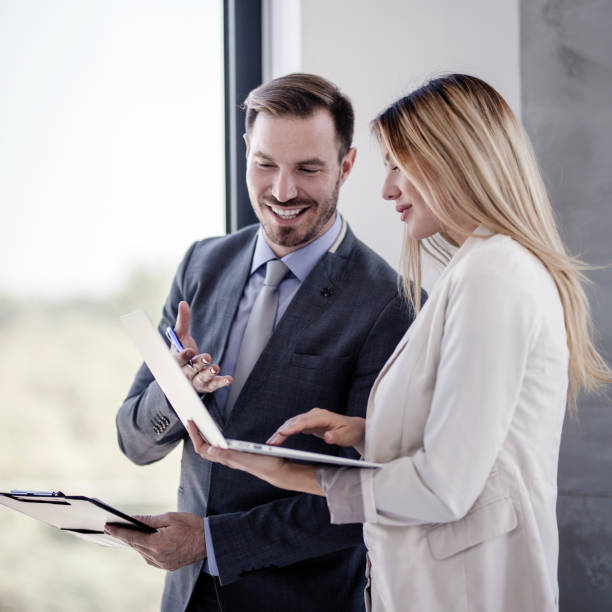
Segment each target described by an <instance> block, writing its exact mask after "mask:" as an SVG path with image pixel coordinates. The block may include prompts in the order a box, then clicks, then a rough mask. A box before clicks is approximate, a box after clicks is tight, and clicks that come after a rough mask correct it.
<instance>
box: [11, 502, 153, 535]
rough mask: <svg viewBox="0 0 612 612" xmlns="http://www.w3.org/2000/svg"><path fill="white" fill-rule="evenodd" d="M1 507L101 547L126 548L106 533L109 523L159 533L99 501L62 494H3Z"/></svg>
mask: <svg viewBox="0 0 612 612" xmlns="http://www.w3.org/2000/svg"><path fill="white" fill-rule="evenodd" d="M0 504H2V505H3V506H6V507H7V508H11V509H12V510H16V511H17V512H21V513H22V514H26V515H28V516H31V517H32V518H35V519H38V520H39V521H42V522H43V523H47V524H48V525H51V526H53V527H57V528H58V529H60V530H62V531H66V532H67V533H71V534H72V535H75V536H77V537H79V538H81V539H83V540H87V541H88V542H94V543H96V544H100V545H101V546H127V544H125V543H124V542H122V541H121V540H118V539H117V538H113V537H112V536H110V535H108V534H106V533H104V525H105V524H106V523H113V524H114V525H120V526H121V527H128V528H131V529H136V530H138V531H142V532H144V533H155V532H156V531H157V529H155V528H153V527H150V526H149V525H147V524H146V523H143V522H141V521H139V520H138V519H135V518H134V517H132V516H129V515H128V514H124V513H123V512H121V511H120V510H117V509H116V508H113V507H112V506H109V505H108V504H105V503H104V502H102V501H100V500H99V499H96V498H94V497H86V496H84V495H64V494H63V493H62V492H61V491H57V492H47V491H11V492H10V493H2V492H0Z"/></svg>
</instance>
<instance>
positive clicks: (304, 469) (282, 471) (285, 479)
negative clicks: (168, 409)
mask: <svg viewBox="0 0 612 612" xmlns="http://www.w3.org/2000/svg"><path fill="white" fill-rule="evenodd" d="M187 432H188V433H189V437H190V438H191V441H192V442H193V446H194V448H195V451H196V453H198V455H200V457H202V459H206V460H208V461H214V462H215V463H221V464H223V465H226V466H227V467H230V468H233V469H235V470H242V471H243V472H248V473H249V474H252V475H253V476H256V477H257V478H261V479H262V480H265V481H266V482H269V483H270V484H271V485H274V486H275V487H279V488H281V489H287V490H288V491H300V492H302V493H311V494H312V495H322V496H324V495H325V493H323V491H322V490H321V487H320V486H319V483H318V482H317V478H316V468H315V467H314V466H312V465H301V464H298V463H294V462H293V461H287V459H281V458H280V457H271V456H267V457H266V456H264V455H255V454H253V453H241V452H238V451H233V450H224V449H222V448H218V447H216V446H211V445H210V444H208V442H206V440H204V438H203V437H202V435H201V434H200V432H199V430H198V428H197V427H196V426H195V424H194V422H193V421H188V422H187Z"/></svg>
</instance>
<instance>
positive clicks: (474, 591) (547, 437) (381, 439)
mask: <svg viewBox="0 0 612 612" xmlns="http://www.w3.org/2000/svg"><path fill="white" fill-rule="evenodd" d="M476 234H479V235H482V236H488V237H486V238H485V239H483V238H479V237H476ZM567 384H568V349H567V339H566V333H565V324H564V318H563V310H562V307H561V302H560V299H559V294H558V292H557V289H556V286H555V284H554V282H553V280H552V278H551V276H550V275H549V274H548V272H547V271H546V269H545V268H544V266H543V265H542V264H541V263H540V261H539V260H538V259H537V258H536V257H534V256H533V255H532V254H531V253H529V252H528V251H527V250H526V249H524V248H523V247H522V246H520V245H519V244H518V243H516V242H515V241H513V240H512V239H511V238H508V237H507V236H502V235H499V234H491V233H490V232H487V231H486V230H484V228H482V227H481V228H478V230H476V232H475V234H474V235H472V236H471V237H470V238H468V240H467V241H466V242H465V243H464V244H463V246H462V247H461V248H460V249H459V250H458V251H457V253H456V254H455V256H454V257H453V259H452V260H451V262H450V263H449V265H448V266H447V267H446V269H445V270H444V272H443V273H442V276H441V277H440V279H439V280H438V282H437V283H436V285H435V287H434V290H433V291H432V293H431V296H430V297H429V300H428V301H427V303H426V304H425V306H424V308H423V309H422V311H421V312H420V314H419V315H418V317H417V319H416V320H415V322H414V323H413V325H412V326H411V327H410V329H409V330H408V331H407V333H406V335H405V336H404V338H403V340H402V341H401V342H400V344H399V345H398V346H397V348H396V349H395V352H394V353H393V354H392V356H391V357H390V358H389V360H388V362H387V364H386V365H385V367H384V368H383V370H382V371H381V373H380V375H379V376H378V378H377V380H376V382H375V384H374V386H373V388H372V392H371V394H370V398H369V402H368V411H367V427H366V440H365V457H366V459H367V460H369V461H378V462H383V463H385V465H384V467H383V468H382V469H379V470H361V485H362V493H363V499H364V507H365V520H366V524H365V525H364V538H365V542H366V546H367V548H368V555H369V559H370V561H371V597H372V601H371V605H372V609H373V610H374V612H380V611H382V610H384V611H388V612H395V611H403V610H414V611H417V612H438V611H439V612H451V611H452V612H467V611H469V612H476V611H478V612H498V611H499V612H501V611H507V612H548V611H554V610H557V609H558V604H557V594H558V585H557V558H558V533H557V524H556V514H555V506H556V499H557V462H558V454H559V443H560V438H561V429H562V425H563V418H564V414H565V406H566V393H567Z"/></svg>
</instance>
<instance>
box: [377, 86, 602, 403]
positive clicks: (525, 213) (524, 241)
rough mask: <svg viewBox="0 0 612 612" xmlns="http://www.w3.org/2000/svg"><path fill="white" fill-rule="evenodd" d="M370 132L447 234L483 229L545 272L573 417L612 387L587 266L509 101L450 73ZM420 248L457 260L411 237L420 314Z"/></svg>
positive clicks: (408, 256) (407, 286)
mask: <svg viewBox="0 0 612 612" xmlns="http://www.w3.org/2000/svg"><path fill="white" fill-rule="evenodd" d="M371 127H372V131H373V132H374V134H375V135H376V137H377V138H378V140H379V142H380V143H381V145H382V146H383V147H384V148H385V149H386V150H387V151H388V152H389V153H390V154H391V155H392V156H393V158H394V159H395V160H396V161H397V164H398V166H399V167H400V169H401V170H402V171H403V172H405V173H407V174H410V176H411V179H414V183H415V186H416V188H417V189H418V190H419V191H420V192H421V195H422V196H423V198H424V200H425V202H426V203H427V205H428V207H429V208H430V209H431V211H432V212H433V214H434V215H435V216H436V217H437V218H438V220H439V221H440V222H441V224H442V226H443V227H445V228H447V229H448V230H451V231H452V233H454V234H459V235H461V236H465V237H467V235H468V234H469V233H470V232H469V231H467V230H466V229H465V228H466V227H473V226H474V225H475V224H476V225H481V224H482V225H484V226H485V227H486V228H488V229H490V230H492V231H493V232H496V233H500V234H505V235H507V236H510V237H511V238H512V239H514V240H516V241H517V242H518V243H519V244H521V245H522V246H524V247H525V248H526V249H528V250H529V251H530V252H531V253H533V254H534V255H535V256H536V257H537V258H538V259H539V260H540V261H541V262H542V264H543V265H544V266H545V267H546V269H547V270H548V272H549V273H550V275H551V276H552V278H553V279H554V281H555V284H556V286H557V289H558V291H559V296H560V298H561V303H562V306H563V312H564V316H565V328H566V332H567V344H568V349H569V391H568V398H569V403H570V408H571V409H573V408H574V407H575V404H576V398H577V394H578V392H579V391H580V390H581V389H585V390H587V391H592V390H597V389H599V388H600V387H601V384H602V383H610V382H612V372H611V370H610V369H609V367H608V365H607V364H606V362H605V361H604V359H603V358H602V357H601V355H600V354H599V353H598V352H597V350H596V348H595V346H594V344H593V330H592V320H591V315H590V309H589V303H588V300H587V297H586V294H585V292H584V289H583V283H584V282H585V281H586V280H587V279H586V278H585V276H584V275H583V274H582V272H581V270H584V269H585V268H586V266H585V265H584V264H583V263H582V262H580V261H579V260H577V259H575V258H573V257H571V256H569V255H568V254H567V253H566V251H565V248H564V247H563V244H562V242H561V238H560V236H559V232H558V230H557V226H556V223H555V219H554V216H553V211H552V207H551V205H550V202H549V199H548V195H547V193H546V189H545V187H544V183H543V181H542V177H541V175H540V172H539V169H538V166H537V163H536V160H535V156H534V154H533V151H532V148H531V145H530V143H529V139H528V137H527V135H526V133H525V131H524V130H523V128H522V126H521V124H520V122H519V121H518V119H517V118H516V116H515V115H514V113H513V112H512V110H511V109H510V107H509V106H508V104H507V103H506V102H505V100H504V99H503V98H502V97H501V95H500V94H499V93H498V92H497V91H496V90H495V89H493V87H491V86H490V85H488V84H487V83H485V82H484V81H482V80H480V79H478V78H476V77H472V76H468V75H463V74H451V75H447V76H443V77H441V78H437V79H434V80H432V81H430V82H428V83H426V84H425V85H423V86H422V87H420V88H419V89H417V90H416V91H414V92H412V93H411V94H410V95H408V96H407V97H405V98H402V99H400V100H398V101H397V102H395V103H394V104H392V105H391V106H390V107H389V108H387V109H386V110H385V111H383V112H382V113H381V114H380V115H379V116H378V117H376V118H375V119H374V120H373V121H372V123H371ZM443 237H444V236H443ZM421 249H423V250H424V251H426V252H428V253H429V254H430V255H432V256H433V257H434V258H435V259H437V260H438V261H440V262H442V263H447V262H448V260H449V258H450V253H449V250H448V248H447V247H446V246H445V244H444V241H443V240H441V238H440V236H434V237H432V238H429V239H427V240H426V241H421V240H415V239H412V238H410V237H409V236H408V235H407V234H405V237H404V249H403V254H402V270H403V273H404V279H403V291H404V294H405V295H406V297H407V298H408V300H409V301H410V302H411V303H412V305H413V307H414V308H415V310H416V311H418V310H419V308H420V300H419V298H420V289H421ZM410 279H412V283H411V282H410Z"/></svg>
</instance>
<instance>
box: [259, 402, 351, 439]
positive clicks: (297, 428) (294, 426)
mask: <svg viewBox="0 0 612 612" xmlns="http://www.w3.org/2000/svg"><path fill="white" fill-rule="evenodd" d="M339 416H340V415H337V414H335V413H333V412H329V411H328V410H321V409H320V408H313V409H312V410H309V411H308V412H304V413H303V414H298V415H297V416H294V417H293V418H291V419H289V420H287V421H285V422H284V423H283V424H282V425H281V426H280V427H279V428H278V429H277V430H276V432H274V434H273V435H272V436H271V437H270V439H269V440H268V444H281V443H282V442H284V441H285V440H286V439H287V438H289V437H290V436H294V435H296V434H298V433H305V434H315V435H318V436H319V437H323V434H324V433H325V431H327V430H328V429H329V428H330V427H332V426H333V425H334V423H333V417H339ZM340 418H341V417H340Z"/></svg>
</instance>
